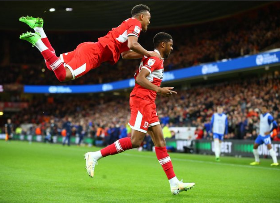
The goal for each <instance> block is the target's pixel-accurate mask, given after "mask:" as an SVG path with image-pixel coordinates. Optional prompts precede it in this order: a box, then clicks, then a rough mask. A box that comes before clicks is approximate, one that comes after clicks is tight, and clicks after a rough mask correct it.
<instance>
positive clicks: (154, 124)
mask: <svg viewBox="0 0 280 203" xmlns="http://www.w3.org/2000/svg"><path fill="white" fill-rule="evenodd" d="M159 124H160V123H159V121H157V122H154V123H151V124H150V125H149V127H153V126H156V125H159Z"/></svg>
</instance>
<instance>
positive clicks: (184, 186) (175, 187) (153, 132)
mask: <svg viewBox="0 0 280 203" xmlns="http://www.w3.org/2000/svg"><path fill="white" fill-rule="evenodd" d="M148 133H149V135H150V136H151V137H152V140H153V142H154V145H155V152H156V156H157V159H158V161H159V163H160V164H161V166H162V168H163V170H164V172H165V174H166V176H167V178H168V180H169V184H170V189H171V192H172V194H174V195H177V194H179V192H181V191H187V190H189V189H191V188H192V187H194V185H195V183H183V182H182V181H179V180H178V178H177V177H176V175H175V173H174V170H173V165H172V161H171V159H170V157H169V154H168V153H167V149H166V144H165V140H164V137H163V133H162V128H161V126H160V124H159V123H158V124H156V125H154V126H151V127H149V130H148Z"/></svg>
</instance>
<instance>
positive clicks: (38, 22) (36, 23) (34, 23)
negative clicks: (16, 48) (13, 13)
mask: <svg viewBox="0 0 280 203" xmlns="http://www.w3.org/2000/svg"><path fill="white" fill-rule="evenodd" d="M19 21H21V22H23V23H25V24H27V25H28V26H29V27H30V28H32V29H34V31H35V32H37V33H39V35H40V36H41V40H42V42H43V43H44V44H45V45H46V46H47V47H48V49H49V50H50V51H51V52H52V53H54V54H55V50H54V48H53V47H52V45H51V43H50V41H49V39H48V37H47V35H46V33H45V31H44V29H43V24H44V20H43V19H42V18H34V17H32V16H23V17H20V18H19ZM45 62H46V65H47V68H48V69H49V70H51V68H50V64H49V63H48V62H47V61H45Z"/></svg>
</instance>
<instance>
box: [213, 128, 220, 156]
mask: <svg viewBox="0 0 280 203" xmlns="http://www.w3.org/2000/svg"><path fill="white" fill-rule="evenodd" d="M213 138H214V151H215V157H216V161H220V139H219V135H217V134H215V133H214V134H213Z"/></svg>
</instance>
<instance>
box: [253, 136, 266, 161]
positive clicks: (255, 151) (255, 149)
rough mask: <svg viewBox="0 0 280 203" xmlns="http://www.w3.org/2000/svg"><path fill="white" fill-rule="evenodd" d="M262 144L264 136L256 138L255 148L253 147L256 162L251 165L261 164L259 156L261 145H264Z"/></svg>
mask: <svg viewBox="0 0 280 203" xmlns="http://www.w3.org/2000/svg"><path fill="white" fill-rule="evenodd" d="M262 144H263V140H262V136H261V135H259V136H258V137H257V138H256V140H255V143H254V146H253V154H254V157H255V161H254V162H252V163H250V165H252V166H255V165H259V164H260V156H259V151H258V147H259V146H260V145H262Z"/></svg>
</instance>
